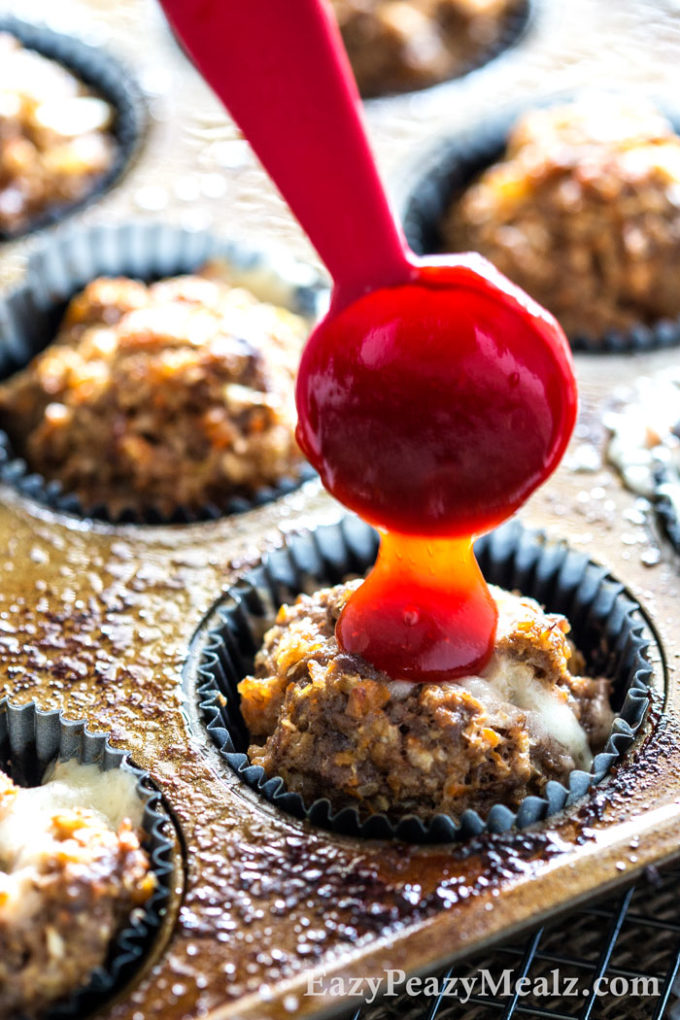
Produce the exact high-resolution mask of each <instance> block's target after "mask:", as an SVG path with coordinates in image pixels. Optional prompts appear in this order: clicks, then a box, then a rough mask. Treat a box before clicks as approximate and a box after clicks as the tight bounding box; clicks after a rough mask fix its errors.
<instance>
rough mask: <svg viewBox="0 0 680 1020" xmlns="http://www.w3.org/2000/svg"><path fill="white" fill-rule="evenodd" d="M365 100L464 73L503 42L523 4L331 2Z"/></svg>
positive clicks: (493, 0)
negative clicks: (513, 17) (510, 17)
mask: <svg viewBox="0 0 680 1020" xmlns="http://www.w3.org/2000/svg"><path fill="white" fill-rule="evenodd" d="M331 3H332V6H333V8H334V10H335V14H336V17H337V19H338V23H339V25H340V31H341V32H342V37H343V41H344V43H345V46H346V48H347V52H348V54H349V58H350V61H351V63H352V67H353V69H354V74H355V76H356V79H357V82H358V85H359V90H360V91H361V93H362V95H364V96H376V95H380V93H383V92H404V91H406V90H408V89H417V88H424V87H425V86H427V85H433V84H435V83H436V82H439V81H443V80H444V79H445V78H451V77H453V76H455V75H456V74H461V73H462V72H464V71H465V70H466V69H467V68H468V67H470V66H472V65H473V64H475V63H476V62H477V61H478V60H479V58H480V56H481V55H482V54H483V53H484V52H485V51H488V50H490V49H491V48H492V47H493V46H494V45H495V44H496V43H497V42H498V41H499V39H500V38H501V36H502V33H503V30H504V28H505V25H506V23H507V19H508V17H509V15H510V14H511V12H513V11H515V10H518V9H519V6H520V0H331Z"/></svg>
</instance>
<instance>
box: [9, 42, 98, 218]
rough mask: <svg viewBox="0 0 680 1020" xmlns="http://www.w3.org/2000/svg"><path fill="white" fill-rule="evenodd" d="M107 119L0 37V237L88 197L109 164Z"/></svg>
mask: <svg viewBox="0 0 680 1020" xmlns="http://www.w3.org/2000/svg"><path fill="white" fill-rule="evenodd" d="M114 116H115V113H114V109H113V107H112V106H111V104H110V103H107V102H106V100H104V99H103V98H102V97H101V96H98V95H97V94H96V93H95V92H94V91H93V90H92V89H90V88H88V87H87V86H86V85H85V84H84V83H83V82H81V81H79V80H78V78H76V77H75V75H73V74H72V73H71V72H70V71H69V70H68V69H67V68H66V67H63V66H62V65H61V64H59V63H57V62H56V61H54V60H49V59H48V58H47V57H43V56H41V54H39V53H37V52H36V51H35V50H30V49H27V48H24V47H23V46H22V45H21V43H20V42H19V40H18V39H16V38H15V37H14V36H13V35H10V34H9V33H7V32H0V231H4V232H8V233H15V232H16V231H18V230H23V229H24V228H26V227H27V226H30V224H31V221H32V220H34V219H36V217H38V216H39V215H40V214H41V213H44V212H45V211H46V210H48V209H50V208H51V207H53V206H60V205H64V204H69V203H72V202H75V201H77V200H79V199H80V198H83V197H84V196H85V195H86V194H87V193H88V192H90V191H91V190H92V188H93V187H94V186H95V184H96V183H97V181H98V180H99V179H100V178H101V177H102V176H103V175H104V174H105V173H106V172H107V171H108V170H109V169H110V167H111V166H112V164H113V160H114V156H115V153H116V141H115V138H114V136H113V134H112V132H111V126H112V124H113V121H114Z"/></svg>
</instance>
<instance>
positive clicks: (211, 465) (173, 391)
mask: <svg viewBox="0 0 680 1020" xmlns="http://www.w3.org/2000/svg"><path fill="white" fill-rule="evenodd" d="M305 334H306V327H305V324H304V321H303V320H302V319H301V318H300V317H298V316H296V315H293V314H292V313H291V312H288V311H286V310H285V309H282V308H277V307H275V306H273V305H268V304H264V303H262V302H259V301H257V300H256V298H255V297H253V295H252V294H250V293H249V292H248V291H246V290H244V289H242V288H239V287H232V286H230V285H229V284H228V283H226V282H225V281H224V280H222V279H217V278H216V279H209V278H207V277H201V276H185V277H178V278H176V279H172V280H164V281H161V282H160V283H154V284H151V285H149V286H147V285H146V284H144V283H139V282H136V281H134V280H128V279H106V278H102V279H98V280H95V281H94V282H93V283H90V284H89V285H88V286H87V287H86V288H85V290H84V291H83V292H82V293H81V294H79V295H78V296H77V297H75V298H74V299H73V301H72V302H71V304H70V305H69V308H68V311H67V312H66V316H65V318H64V321H63V324H62V326H61V329H60V331H59V334H58V336H57V338H56V340H55V341H54V342H53V343H52V344H50V346H49V347H47V348H46V350H45V351H44V352H43V353H42V354H39V355H38V356H37V357H36V358H35V359H34V360H33V361H32V362H31V364H30V365H29V366H28V367H27V368H26V369H24V370H23V371H21V372H19V373H18V374H16V375H15V376H13V377H12V378H11V379H10V380H8V381H7V382H6V383H4V384H2V385H0V426H2V427H3V428H4V429H5V430H6V431H7V433H8V434H9V436H10V438H11V440H12V442H13V444H14V446H15V448H16V449H17V450H18V451H19V452H20V453H21V454H22V455H23V456H25V458H26V460H27V461H28V463H29V464H30V466H31V468H32V469H33V470H35V471H38V472H40V473H41V474H42V475H44V476H46V477H47V478H50V479H59V480H60V481H61V483H62V485H63V487H64V489H65V490H67V491H70V492H75V493H76V494H77V495H78V496H79V497H80V500H81V501H82V503H83V504H84V506H85V507H91V506H92V505H95V504H97V503H102V502H103V503H105V504H106V505H107V506H108V508H109V510H110V511H111V512H113V513H117V512H120V511H121V510H122V509H125V508H127V507H131V508H133V509H135V510H138V511H141V512H143V511H144V510H145V509H149V508H151V507H154V508H156V509H158V510H160V511H161V512H162V513H165V514H169V513H172V511H173V510H174V509H176V508H177V507H186V508H190V509H200V508H201V507H203V506H205V505H206V504H207V503H215V504H217V505H223V504H224V503H225V502H226V501H228V499H229V498H230V497H232V496H235V495H251V494H252V493H253V492H254V491H255V490H256V489H258V488H260V487H261V486H264V485H269V484H275V483H276V482H278V481H280V480H281V478H282V477H283V476H287V475H291V474H292V475H294V474H296V473H297V472H298V471H299V468H300V464H301V462H302V457H301V454H300V452H299V450H298V447H297V445H296V443H295V438H294V428H295V420H296V418H295V402H294V375H295V371H296V368H297V362H298V359H299V354H300V350H301V347H302V343H303V340H304V337H305Z"/></svg>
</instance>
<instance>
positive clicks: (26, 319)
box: [0, 221, 323, 524]
mask: <svg viewBox="0 0 680 1020" xmlns="http://www.w3.org/2000/svg"><path fill="white" fill-rule="evenodd" d="M211 258H223V259H225V260H226V261H227V263H228V264H229V265H230V266H233V267H234V268H235V269H236V270H237V271H238V272H239V273H243V274H245V275H248V274H252V275H253V277H257V278H258V279H260V280H262V278H266V280H268V281H269V280H271V283H272V285H273V286H275V287H277V289H278V291H280V296H281V301H282V303H287V304H288V307H290V308H291V309H292V310H293V311H295V312H298V313H299V314H301V315H304V316H306V317H308V318H310V319H312V318H315V317H316V315H317V314H318V311H319V308H320V302H321V300H322V296H323V288H322V287H321V285H320V282H319V280H318V279H317V278H316V276H315V275H314V273H313V271H312V270H311V269H309V268H308V267H306V266H304V265H302V264H300V263H298V262H295V261H293V260H290V259H287V258H284V257H279V258H276V257H271V258H267V257H266V256H265V255H263V254H262V253H260V252H257V251H255V250H251V249H247V248H244V247H242V246H240V245H237V244H234V243H232V242H229V241H225V240H224V239H220V238H218V237H216V236H214V235H213V234H210V233H208V232H206V231H193V230H188V229H186V228H182V227H177V226H173V225H170V224H165V223H156V222H143V221H139V222H135V221H133V222H129V223H123V224H117V225H111V226H109V225H106V226H94V227H87V228H83V227H69V228H63V229H62V230H61V231H58V232H57V233H56V234H55V235H54V236H53V237H52V238H51V239H50V240H49V241H48V242H47V243H45V244H44V245H43V246H42V247H41V248H40V249H38V250H37V251H35V252H34V253H33V254H32V255H31V256H30V258H29V260H28V267H27V270H26V275H25V278H24V280H23V282H22V283H21V284H20V285H19V286H18V287H17V288H16V289H14V290H12V291H10V292H9V293H8V294H7V295H6V296H5V297H4V298H2V299H0V380H1V379H5V378H7V377H8V376H10V375H12V374H13V373H14V372H16V371H18V370H19V369H21V368H23V367H24V366H25V365H27V364H28V362H29V361H30V360H31V359H32V358H33V357H34V356H35V355H36V354H37V353H38V352H39V351H41V350H43V349H44V348H45V347H46V346H47V345H48V344H49V343H50V342H51V341H52V339H53V338H54V336H55V334H56V332H57V329H58V327H59V323H60V321H61V319H62V316H63V314H64V311H65V309H66V305H67V304H68V301H69V300H70V298H71V297H72V296H73V295H74V294H76V293H77V292H78V291H79V290H82V288H83V287H84V286H85V285H86V284H87V283H89V282H90V280H93V279H95V277H97V276H131V277H135V278H137V279H142V280H145V281H151V280H158V279H162V278H163V277H168V276H175V275H179V274H182V273H189V272H192V271H194V270H196V269H198V268H200V267H201V266H202V265H203V264H204V263H205V262H206V261H207V260H209V259H211ZM284 299H285V302H284ZM277 300H278V298H277ZM313 477H315V472H314V471H313V469H312V468H311V467H310V465H308V464H306V463H303V464H302V465H301V467H300V473H299V476H295V477H293V476H290V477H283V478H282V479H281V480H280V482H279V483H278V484H277V485H276V486H266V487H262V488H261V489H259V490H258V491H257V492H256V493H255V494H254V495H253V496H252V497H250V498H246V497H241V496H238V497H236V496H235V497H233V498H231V499H230V500H229V501H228V502H227V503H226V504H225V505H221V506H217V505H215V504H207V505H206V506H204V507H201V508H200V509H193V508H187V507H181V506H180V507H177V509H176V510H175V511H174V513H172V514H170V515H164V514H162V513H160V512H159V511H158V510H157V509H154V508H153V507H150V508H149V510H148V511H147V512H146V513H143V514H142V513H140V512H139V511H138V510H137V509H136V508H132V507H130V508H127V509H122V510H120V512H118V513H115V514H114V513H111V512H110V510H109V508H108V507H107V506H106V505H105V504H104V503H102V504H99V505H96V506H92V507H89V506H88V507H84V506H83V505H82V504H81V502H80V500H79V499H78V497H77V496H76V495H75V494H74V493H71V492H66V491H64V489H63V488H62V485H61V483H60V482H58V481H54V480H47V479H45V478H44V477H43V476H41V475H39V474H37V473H35V472H33V471H32V470H31V468H30V467H29V465H28V464H27V463H26V461H25V460H24V459H23V458H22V457H20V456H19V455H18V454H17V453H16V452H15V450H14V449H13V446H12V442H11V440H10V438H9V436H8V435H7V434H6V433H5V432H4V431H2V430H1V429H0V482H5V483H7V484H9V485H11V486H12V487H13V488H15V489H17V490H18V491H19V492H21V493H22V494H23V495H24V496H27V497H29V498H30V499H34V500H36V501H37V502H39V503H42V504H44V505H45V506H48V507H50V508H51V509H53V510H58V511H61V512H63V513H70V514H75V515H77V516H80V517H84V518H91V519H95V520H101V521H106V522H107V523H110V524H121V523H127V524H185V523H191V522H195V521H205V520H215V519H216V518H218V517H222V516H225V515H229V514H239V513H245V512H246V511H248V510H252V509H254V508H255V507H258V506H262V505H264V504H265V503H271V502H272V501H274V500H276V499H279V498H281V497H282V496H285V495H287V494H288V493H290V492H293V491H294V490H295V489H297V488H299V487H300V486H301V485H303V484H304V483H305V482H307V481H309V480H310V479H311V478H313Z"/></svg>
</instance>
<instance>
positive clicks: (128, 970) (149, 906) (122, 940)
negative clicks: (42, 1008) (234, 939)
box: [0, 698, 173, 1020]
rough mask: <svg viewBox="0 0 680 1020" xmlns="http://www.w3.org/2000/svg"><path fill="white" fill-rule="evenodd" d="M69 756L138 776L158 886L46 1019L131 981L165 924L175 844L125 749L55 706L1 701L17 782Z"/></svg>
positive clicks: (72, 1015) (67, 1017) (58, 1018)
mask: <svg viewBox="0 0 680 1020" xmlns="http://www.w3.org/2000/svg"><path fill="white" fill-rule="evenodd" d="M72 758H75V759H77V760H78V761H79V762H80V763H81V764H84V765H90V764H96V765H98V766H99V767H100V769H101V770H102V771H104V772H108V771H110V770H113V769H124V770H125V771H126V772H130V773H132V775H134V776H136V777H137V793H138V795H139V798H140V800H141V801H142V803H143V804H144V814H143V818H142V829H143V831H144V840H143V846H144V848H145V849H146V851H147V853H148V855H149V858H150V861H151V866H152V870H153V873H154V874H155V876H156V879H157V886H156V890H155V892H154V893H153V894H152V896H151V897H150V899H149V900H148V901H147V903H146V904H145V905H144V907H143V908H142V909H141V910H137V911H135V913H134V914H133V915H132V916H131V918H130V922H129V924H128V925H127V926H126V927H125V928H123V929H122V930H121V931H120V932H119V934H118V935H117V937H116V938H115V939H114V940H113V942H112V944H111V948H110V951H109V957H108V960H107V962H106V964H105V966H102V967H99V968H97V970H95V971H93V973H92V976H91V978H90V981H89V982H88V984H87V985H84V986H82V987H81V988H79V989H78V990H77V991H76V992H75V993H74V994H73V995H71V996H70V997H69V998H68V999H64V1000H62V1001H60V1002H59V1003H58V1004H55V1005H54V1006H53V1007H52V1009H51V1010H50V1011H49V1013H48V1014H47V1015H46V1020H80V1018H82V1017H84V1016H86V1015H89V1013H90V1012H91V1011H92V1010H94V1009H96V1008H98V1007H100V1006H102V1005H103V1004H104V1002H105V1001H106V1000H107V999H108V998H109V997H110V996H111V995H112V994H114V992H116V991H117V990H118V989H119V988H121V987H122V986H123V985H124V984H125V982H126V981H128V980H129V979H130V977H131V976H132V975H133V973H134V972H135V970H136V969H137V967H138V966H139V964H140V963H141V961H142V959H143V958H144V956H145V954H146V952H147V950H148V949H149V947H150V945H151V943H152V941H153V939H154V937H155V935H156V933H157V932H158V930H159V928H160V926H161V924H162V922H163V917H164V914H165V911H166V909H167V903H168V899H169V894H170V884H171V879H172V872H173V864H172V850H173V843H172V841H171V840H170V839H169V838H168V837H167V836H166V835H165V832H164V826H165V824H166V823H167V815H165V814H164V813H163V810H162V806H161V796H160V794H159V793H158V791H157V790H156V788H155V787H154V786H153V784H152V782H151V780H150V778H149V776H148V774H147V773H146V772H143V771H142V770H141V769H138V768H136V767H134V766H133V765H131V764H130V762H129V761H128V759H127V756H126V754H125V752H124V751H119V750H117V749H115V748H112V747H111V746H110V745H109V743H108V738H107V736H106V735H105V734H101V733H92V732H90V731H89V730H88V729H87V727H86V725H85V723H84V722H82V721H80V722H77V721H70V720H67V719H64V718H63V717H62V715H61V713H60V712H59V711H56V710H55V711H48V712H43V711H41V710H40V709H39V708H37V707H36V706H35V704H34V703H33V702H30V703H29V704H26V705H21V706H15V705H11V704H10V703H9V699H8V698H2V699H0V767H2V769H3V771H5V772H6V773H7V774H8V775H9V776H10V777H11V778H12V779H13V780H14V782H15V783H17V784H18V785H19V786H38V785H39V784H40V782H41V780H42V777H43V776H44V774H45V771H46V769H47V767H48V766H49V765H50V764H51V763H52V762H53V761H55V760H59V761H67V760H69V759H72Z"/></svg>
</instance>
